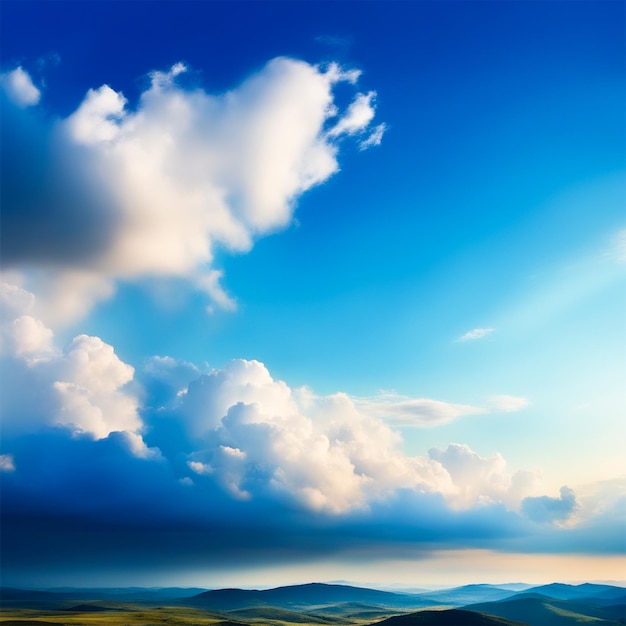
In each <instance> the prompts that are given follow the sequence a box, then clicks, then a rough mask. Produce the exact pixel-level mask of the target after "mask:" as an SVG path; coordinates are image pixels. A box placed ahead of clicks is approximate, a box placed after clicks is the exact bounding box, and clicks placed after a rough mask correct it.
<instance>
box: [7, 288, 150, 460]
mask: <svg viewBox="0 0 626 626" xmlns="http://www.w3.org/2000/svg"><path fill="white" fill-rule="evenodd" d="M0 294H1V295H2V296H3V299H6V300H8V302H9V303H10V305H11V306H10V307H7V310H5V311H4V312H5V316H3V319H2V324H1V325H0V330H1V333H0V334H1V336H2V339H3V341H2V354H3V355H4V358H5V359H7V360H8V362H7V363H5V364H4V365H5V367H6V372H7V373H8V372H9V371H11V376H12V377H13V378H14V380H13V379H12V382H10V383H9V384H3V396H4V402H3V412H4V415H3V424H4V427H5V428H7V429H8V430H9V431H16V430H17V431H19V430H26V431H28V430H29V429H36V428H37V427H40V426H46V425H47V426H50V425H61V426H64V427H67V428H69V429H71V430H72V431H73V432H74V433H76V434H79V433H81V434H87V435H89V436H91V437H93V438H94V439H103V438H105V437H107V436H108V435H110V434H111V433H113V432H123V433H125V437H126V441H127V443H128V445H129V448H130V449H131V451H132V452H133V453H134V454H135V455H137V456H150V455H153V454H154V452H153V451H150V450H148V449H147V448H146V446H145V444H144V442H143V439H142V438H141V435H140V432H141V430H142V428H143V423H142V421H141V418H140V417H139V413H138V409H139V400H138V398H137V397H136V395H135V394H134V393H132V392H131V391H129V390H128V389H127V388H126V387H127V385H128V383H130V382H131V381H132V380H133V375H134V369H133V368H132V367H131V366H130V365H127V364H126V363H123V362H122V361H121V360H120V359H119V357H118V356H117V355H116V354H115V351H114V350H113V347H112V346H110V345H108V344H106V343H105V342H104V341H102V340H101V339H100V338H98V337H89V336H87V335H79V336H77V337H75V338H74V339H73V341H72V342H71V344H70V346H69V348H68V349H67V350H65V351H61V350H59V349H57V348H56V347H55V346H54V335H53V332H52V330H51V329H49V328H48V327H46V326H45V324H44V323H43V322H42V321H41V320H39V319H37V318H35V317H32V316H31V315H28V314H25V313H27V312H29V311H30V310H32V309H33V308H35V307H36V302H35V298H34V296H33V295H32V294H30V293H29V292H27V291H25V290H23V289H21V288H20V287H17V286H15V285H8V284H2V286H1V288H0ZM5 382H6V381H5ZM34 401H35V402H37V403H38V404H36V405H35V408H34V409H33V410H31V411H30V415H29V416H28V419H25V418H24V416H23V415H22V413H23V412H24V411H26V412H27V413H28V411H29V407H31V406H32V402H34Z"/></svg>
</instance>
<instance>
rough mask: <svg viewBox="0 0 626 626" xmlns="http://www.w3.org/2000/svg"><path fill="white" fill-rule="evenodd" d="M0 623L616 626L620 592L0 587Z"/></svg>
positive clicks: (597, 588)
mask: <svg viewBox="0 0 626 626" xmlns="http://www.w3.org/2000/svg"><path fill="white" fill-rule="evenodd" d="M0 622H2V623H4V624H13V625H17V624H31V625H32V624H39V625H43V624H84V625H89V624H94V625H95V624H111V625H112V626H113V625H123V624H124V625H126V624H128V625H137V626H140V625H145V626H148V625H161V624H181V625H184V624H187V625H192V624H215V625H217V626H234V625H248V624H250V625H258V626H266V625H267V626H269V625H274V624H275V625H279V626H286V625H288V624H298V625H309V624H310V625H313V624H316V625H320V624H321V625H324V624H326V625H331V624H337V625H338V626H369V625H370V624H381V625H384V626H412V625H416V626H417V625H422V624H425V625H426V624H430V625H446V626H456V625H458V626H466V625H467V626H470V625H471V626H498V625H500V626H507V625H508V626H514V625H518V626H520V625H526V626H568V625H572V626H573V625H576V624H589V625H592V626H618V625H620V624H622V625H623V624H626V589H624V588H623V587H617V586H612V585H597V584H582V585H564V584H558V583H555V584H551V585H544V586H539V587H531V586H528V585H503V586H502V587H499V586H497V585H466V586H462V587H455V588H451V589H443V590H437V591H423V592H420V593H399V592H391V591H382V590H377V589H369V588H363V587H353V586H349V585H334V584H332V585H331V584H321V583H311V584H306V585H293V586H286V587H278V588H274V589H267V590H248V589H215V590H208V591H207V590H203V589H198V588H120V589H74V588H60V589H55V590H45V591H43V590H25V589H14V588H9V587H5V588H3V589H2V610H1V612H0Z"/></svg>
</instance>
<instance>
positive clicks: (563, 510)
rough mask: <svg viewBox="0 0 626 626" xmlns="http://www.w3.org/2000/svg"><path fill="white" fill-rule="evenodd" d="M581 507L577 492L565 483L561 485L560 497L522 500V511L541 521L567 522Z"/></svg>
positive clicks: (535, 520)
mask: <svg viewBox="0 0 626 626" xmlns="http://www.w3.org/2000/svg"><path fill="white" fill-rule="evenodd" d="M579 508H580V505H579V503H578V501H577V500H576V494H575V493H574V491H573V490H572V489H570V488H569V487H567V486H565V485H564V486H563V487H561V491H560V497H558V498H551V497H550V496H540V497H529V498H525V499H524V501H523V502H522V513H523V514H524V515H526V516H527V517H528V518H530V519H531V520H533V521H534V522H539V523H559V522H561V523H562V522H566V521H567V520H568V519H569V518H570V517H571V516H572V515H573V514H574V513H575V512H576V511H577V510H578V509H579Z"/></svg>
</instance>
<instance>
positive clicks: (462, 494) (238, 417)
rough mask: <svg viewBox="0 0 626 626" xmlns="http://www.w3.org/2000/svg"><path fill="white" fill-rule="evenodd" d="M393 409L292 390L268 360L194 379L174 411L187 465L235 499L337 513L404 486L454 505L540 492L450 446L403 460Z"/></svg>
mask: <svg viewBox="0 0 626 626" xmlns="http://www.w3.org/2000/svg"><path fill="white" fill-rule="evenodd" d="M176 403H177V404H176ZM393 403H395V404H396V405H397V406H396V407H395V409H394V410H396V411H405V412H406V414H407V415H408V416H409V418H410V419H412V420H415V419H416V416H417V418H418V419H419V420H425V421H428V420H439V421H441V420H447V419H452V417H453V416H456V415H458V414H462V413H463V414H464V413H466V412H478V411H479V410H480V409H477V408H476V407H470V406H466V405H450V404H447V403H444V402H437V401H434V400H411V399H408V400H404V401H402V400H398V398H397V397H396V396H394V397H393ZM393 403H392V402H390V401H389V398H386V401H378V402H376V401H372V400H362V399H358V400H355V399H352V398H350V397H349V396H347V395H346V394H343V393H337V394H334V395H330V396H318V395H316V394H314V393H313V392H312V391H311V390H310V389H308V388H299V389H291V388H290V387H289V386H288V385H287V384H286V383H285V382H283V381H280V380H274V379H273V378H272V376H271V375H270V373H269V371H268V370H267V368H266V367H265V366H264V365H263V364H262V363H260V362H258V361H245V360H235V361H231V362H230V363H228V364H227V365H226V367H225V368H223V369H218V370H214V371H212V372H210V373H208V374H205V375H202V376H200V377H199V378H197V379H196V380H194V381H192V382H191V383H190V384H189V386H188V387H187V390H186V392H185V393H183V394H182V395H179V396H178V398H177V400H176V401H175V404H174V405H172V406H170V414H171V415H172V416H173V417H172V419H175V420H176V423H177V424H183V425H184V427H185V428H186V431H187V437H188V449H189V450H191V451H192V452H190V456H189V457H188V458H189V460H188V467H189V469H191V470H192V471H193V472H194V473H195V474H197V475H198V476H205V477H206V478H207V479H208V478H210V479H211V480H212V481H217V482H218V483H220V484H221V485H222V486H223V488H224V489H225V490H226V491H227V492H229V493H230V494H231V495H233V496H234V497H236V498H254V497H256V496H260V495H262V494H267V493H272V494H274V496H277V495H278V496H279V497H281V496H282V497H288V498H294V499H295V500H296V501H298V502H300V503H301V504H302V505H304V506H305V507H307V508H310V509H312V510H321V511H326V512H330V513H335V514H337V513H345V512H348V511H350V510H354V509H359V508H365V507H368V506H369V504H370V503H372V502H374V501H381V500H385V499H386V498H388V497H390V496H392V495H393V494H394V493H395V492H396V491H397V490H398V489H409V490H413V491H416V492H423V493H437V494H442V495H443V496H444V498H446V500H447V501H448V502H449V503H450V504H451V505H452V506H454V507H456V508H467V507H471V506H474V505H476V504H477V503H494V502H496V503H502V504H504V505H505V506H507V507H509V508H511V509H515V508H517V507H518V506H519V502H520V501H521V499H522V498H524V497H526V496H528V495H531V494H534V493H537V488H538V484H539V478H538V476H536V475H535V474H532V473H530V472H518V473H517V474H513V475H510V474H509V473H508V472H507V471H506V464H505V462H504V459H503V458H502V457H501V456H500V455H499V454H495V455H494V456H493V457H491V458H486V459H485V458H482V457H480V456H479V455H478V454H476V453H475V452H473V451H472V450H470V449H469V448H468V447H467V446H460V445H457V444H453V445H451V446H450V447H449V448H448V449H446V450H431V451H430V453H429V456H427V457H425V456H408V455H406V454H405V453H404V452H403V451H402V439H401V436H400V434H399V433H398V432H396V431H395V430H393V428H392V427H391V426H390V425H389V424H387V423H386V421H385V420H383V419H381V417H382V416H386V414H387V413H388V411H389V409H390V406H391V405H392V404H393Z"/></svg>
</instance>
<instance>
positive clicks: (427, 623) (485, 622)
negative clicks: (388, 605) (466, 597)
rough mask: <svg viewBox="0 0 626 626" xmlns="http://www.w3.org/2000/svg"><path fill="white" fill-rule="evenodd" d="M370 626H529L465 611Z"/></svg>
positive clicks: (421, 614)
mask: <svg viewBox="0 0 626 626" xmlns="http://www.w3.org/2000/svg"><path fill="white" fill-rule="evenodd" d="M370 626H527V625H526V624H524V623H523V622H518V621H513V620H510V619H505V618H502V617H495V616H493V615H484V614H482V613H477V612H475V611H466V610H463V609H448V610H445V611H419V612H417V613H409V614H408V615H397V616H395V617H390V618H388V619H386V620H383V621H382V622H377V623H376V624H375V625H374V624H372V625H370Z"/></svg>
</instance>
